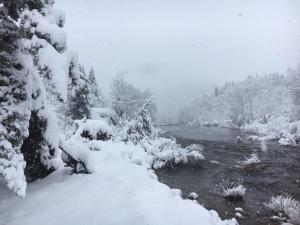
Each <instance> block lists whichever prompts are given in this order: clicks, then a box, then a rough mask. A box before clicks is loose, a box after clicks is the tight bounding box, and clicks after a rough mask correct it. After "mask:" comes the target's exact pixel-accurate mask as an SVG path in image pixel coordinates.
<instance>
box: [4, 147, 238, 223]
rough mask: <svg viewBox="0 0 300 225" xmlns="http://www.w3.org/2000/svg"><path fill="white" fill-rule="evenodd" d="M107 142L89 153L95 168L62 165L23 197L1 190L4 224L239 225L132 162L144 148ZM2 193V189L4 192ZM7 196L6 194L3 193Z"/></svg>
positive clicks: (34, 184)
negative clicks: (76, 170) (73, 171)
mask: <svg viewBox="0 0 300 225" xmlns="http://www.w3.org/2000/svg"><path fill="white" fill-rule="evenodd" d="M138 148H139V147H137V146H133V145H126V144H124V143H109V142H105V144H104V142H103V148H102V150H101V151H98V152H91V154H93V158H94V159H95V160H94V162H95V173H93V174H89V175H82V174H79V175H75V174H74V175H72V176H70V173H71V170H70V169H68V168H65V169H60V170H58V171H56V172H54V173H53V174H51V175H50V176H48V177H47V178H46V179H43V180H41V181H37V182H35V183H33V184H30V185H29V187H28V194H27V196H26V198H25V199H22V200H20V199H19V198H18V197H16V196H13V195H10V197H7V194H5V193H2V196H0V199H1V201H0V212H1V213H0V224H1V225H20V224H22V225H40V224H43V225H53V224H64V225H94V224H95V225H125V224H126V225H127V224H128V225H146V224H149V225H169V224H170V225H179V224H182V225H183V224H184V225H194V224H195V225H196V224H197V225H236V224H237V222H236V221H235V220H234V219H233V220H228V221H221V220H220V218H219V217H218V215H217V213H216V212H214V211H208V210H206V209H205V208H203V207H202V206H201V205H199V204H197V203H196V202H193V201H192V200H183V199H182V198H181V197H180V196H178V195H176V194H174V193H176V192H174V191H173V192H172V190H171V189H170V188H169V187H167V186H166V185H164V184H162V183H160V182H159V181H158V180H157V177H156V175H155V174H154V173H153V171H152V170H149V169H147V167H145V166H144V165H138V164H135V163H132V162H133V161H132V160H131V159H130V157H128V156H130V152H132V151H133V150H134V151H138V152H140V154H141V156H142V155H143V149H138ZM0 193H1V192H0ZM4 196H6V197H4Z"/></svg>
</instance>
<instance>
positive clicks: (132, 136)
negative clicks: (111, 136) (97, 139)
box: [119, 101, 157, 144]
mask: <svg viewBox="0 0 300 225" xmlns="http://www.w3.org/2000/svg"><path fill="white" fill-rule="evenodd" d="M151 106H152V103H151V102H150V101H149V102H146V103H145V104H144V105H142V107H141V108H140V109H139V111H138V113H137V116H136V117H135V118H134V119H131V120H121V130H120V131H119V135H120V138H121V140H122V141H125V142H128V141H129V142H132V143H134V144H137V143H138V142H140V141H141V140H142V139H154V138H155V137H157V130H156V129H155V127H154V125H153V122H152V118H151V116H150V111H149V107H150V108H151Z"/></svg>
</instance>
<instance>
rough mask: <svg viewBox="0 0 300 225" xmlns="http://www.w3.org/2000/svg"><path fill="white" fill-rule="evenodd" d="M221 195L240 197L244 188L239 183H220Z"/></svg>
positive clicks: (243, 192) (242, 195)
mask: <svg viewBox="0 0 300 225" xmlns="http://www.w3.org/2000/svg"><path fill="white" fill-rule="evenodd" d="M221 187H222V195H223V196H224V197H225V198H229V199H240V198H243V197H244V195H245V194H246V188H245V187H244V186H243V184H242V183H241V182H240V183H235V182H233V183H230V184H229V185H224V184H222V185H221Z"/></svg>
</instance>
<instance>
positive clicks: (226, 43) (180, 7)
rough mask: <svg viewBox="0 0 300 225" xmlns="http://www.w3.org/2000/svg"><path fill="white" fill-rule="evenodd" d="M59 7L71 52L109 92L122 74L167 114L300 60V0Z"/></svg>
mask: <svg viewBox="0 0 300 225" xmlns="http://www.w3.org/2000/svg"><path fill="white" fill-rule="evenodd" d="M56 7H57V8H60V9H62V10H64V11H65V12H66V18H67V21H66V26H65V30H66V32H67V34H68V45H69V47H70V48H72V49H75V50H77V51H78V52H79V58H80V60H81V62H82V63H83V64H84V65H86V66H91V65H92V66H94V68H95V71H96V73H97V79H98V80H99V84H100V86H101V87H102V88H104V90H107V89H108V88H109V85H110V81H111V79H112V78H113V77H115V76H116V75H118V74H122V75H123V76H124V77H125V78H126V79H127V80H129V81H130V82H132V83H133V84H135V85H136V86H138V87H141V88H147V87H149V88H150V89H152V90H153V91H154V92H155V93H156V98H157V100H158V103H159V106H160V107H161V112H163V113H164V114H166V113H169V112H171V111H174V110H176V109H177V108H178V107H179V106H181V105H183V104H185V103H187V99H188V98H191V97H192V96H195V97H196V95H200V94H201V93H203V92H207V91H208V90H211V88H212V87H213V85H214V84H219V85H220V84H222V83H223V82H225V81H230V80H240V79H242V78H244V77H245V76H247V75H248V74H256V73H259V74H264V73H268V72H273V71H277V72H285V71H286V70H287V69H288V68H293V67H296V66H297V64H298V63H299V62H300V1H299V0H226V1H224V0H56ZM164 105H165V107H164ZM166 105H167V106H166Z"/></svg>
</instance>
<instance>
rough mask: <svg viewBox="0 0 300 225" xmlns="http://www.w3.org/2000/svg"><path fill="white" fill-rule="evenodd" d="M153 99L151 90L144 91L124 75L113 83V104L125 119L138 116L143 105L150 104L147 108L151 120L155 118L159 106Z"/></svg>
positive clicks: (111, 95)
mask: <svg viewBox="0 0 300 225" xmlns="http://www.w3.org/2000/svg"><path fill="white" fill-rule="evenodd" d="M152 100H153V97H152V93H151V92H150V91H149V90H145V91H142V90H140V89H138V88H137V87H134V86H133V85H132V84H130V83H128V82H127V81H126V80H124V78H122V77H117V78H115V79H114V80H113V82H112V84H111V91H110V101H111V106H112V108H113V109H114V110H115V111H116V113H117V114H118V115H119V117H121V118H123V119H127V120H132V119H134V118H136V116H137V113H138V112H139V110H140V109H141V108H142V107H143V105H145V104H148V106H147V110H148V113H149V116H150V117H151V120H153V119H154V118H155V113H156V109H157V106H156V104H154V102H153V101H152Z"/></svg>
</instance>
